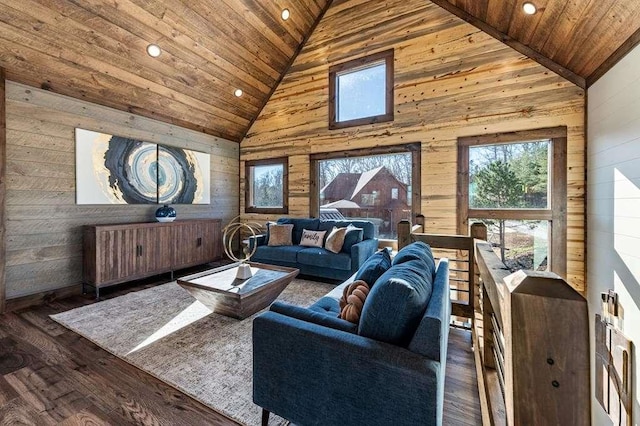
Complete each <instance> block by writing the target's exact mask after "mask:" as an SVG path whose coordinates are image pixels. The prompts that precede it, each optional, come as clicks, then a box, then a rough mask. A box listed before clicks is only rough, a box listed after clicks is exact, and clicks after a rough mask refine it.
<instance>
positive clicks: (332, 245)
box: [324, 226, 349, 253]
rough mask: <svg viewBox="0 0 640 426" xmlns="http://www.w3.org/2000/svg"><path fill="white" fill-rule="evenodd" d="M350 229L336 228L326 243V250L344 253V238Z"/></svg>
mask: <svg viewBox="0 0 640 426" xmlns="http://www.w3.org/2000/svg"><path fill="white" fill-rule="evenodd" d="M348 229H349V228H336V227H335V226H334V227H333V229H331V232H330V233H329V235H328V236H327V239H326V241H325V243H324V248H326V249H327V250H329V251H330V252H331V253H340V252H341V251H342V246H343V244H344V237H345V236H346V235H347V230H348Z"/></svg>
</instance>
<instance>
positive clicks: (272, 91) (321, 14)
mask: <svg viewBox="0 0 640 426" xmlns="http://www.w3.org/2000/svg"><path fill="white" fill-rule="evenodd" d="M332 4H333V0H329V1H327V4H326V5H325V6H324V8H323V9H322V10H321V11H320V15H318V18H317V19H316V21H315V22H314V23H313V25H311V28H309V31H307V33H306V34H305V35H304V38H303V39H302V41H301V42H300V45H299V46H298V48H297V49H296V51H295V53H294V54H293V56H292V57H291V59H290V60H289V63H288V64H287V66H286V67H285V68H284V71H282V74H280V78H278V81H276V84H274V85H273V87H272V88H271V91H269V94H268V95H267V97H266V98H265V99H264V102H263V103H262V105H261V106H260V109H258V112H257V113H256V115H254V116H253V118H252V119H251V121H250V122H249V125H248V126H247V130H246V131H245V132H244V135H242V138H240V143H242V141H243V140H244V138H246V137H247V134H248V133H249V130H251V126H253V123H255V122H256V120H257V119H258V117H260V114H262V110H263V109H264V107H265V106H266V105H267V102H269V99H271V96H273V93H274V92H275V91H276V89H277V88H278V86H280V83H282V79H283V78H284V76H285V75H287V73H288V72H289V70H290V69H291V66H292V65H293V63H294V62H295V60H296V58H297V57H298V55H299V54H300V52H301V51H302V48H303V47H304V45H305V44H307V41H308V40H309V37H311V34H313V32H314V31H315V30H316V27H317V26H318V24H319V23H320V21H322V18H323V17H324V14H325V13H327V10H329V8H330V7H331V5H332Z"/></svg>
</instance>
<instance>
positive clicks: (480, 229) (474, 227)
mask: <svg viewBox="0 0 640 426" xmlns="http://www.w3.org/2000/svg"><path fill="white" fill-rule="evenodd" d="M469 236H471V237H472V238H475V239H476V240H482V241H487V225H485V224H484V223H482V222H474V223H472V224H471V229H470V230H469Z"/></svg>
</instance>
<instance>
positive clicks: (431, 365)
mask: <svg viewBox="0 0 640 426" xmlns="http://www.w3.org/2000/svg"><path fill="white" fill-rule="evenodd" d="M443 386H444V372H443V371H442V368H441V365H440V363H439V362H437V361H434V360H429V359H427V358H425V357H423V356H421V355H418V354H415V353H413V352H411V351H409V350H407V349H404V348H401V347H398V346H394V345H390V344H387V343H383V342H378V341H375V340H372V339H368V338H366V337H363V336H359V335H357V334H351V333H347V332H344V331H339V330H335V329H331V328H328V327H323V326H321V325H318V324H314V323H310V322H306V321H302V320H299V319H296V318H291V317H288V316H285V315H281V314H278V313H276V312H266V313H264V314H262V315H260V316H258V317H257V318H256V319H255V320H254V322H253V399H254V402H255V403H256V404H258V405H260V406H261V407H263V408H265V409H266V410H268V411H271V412H274V413H276V414H278V415H280V416H282V417H284V418H286V419H288V420H290V421H292V422H294V423H296V424H304V425H344V424H366V425H374V426H375V425H388V424H393V425H396V426H400V425H405V424H406V425H416V424H440V423H441V421H442V400H441V399H439V398H438V394H439V391H438V390H439V388H440V387H443Z"/></svg>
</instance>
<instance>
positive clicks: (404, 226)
mask: <svg viewBox="0 0 640 426" xmlns="http://www.w3.org/2000/svg"><path fill="white" fill-rule="evenodd" d="M409 244H411V222H409V221H408V220H401V221H400V222H398V250H400V249H402V247H404V246H408V245H409Z"/></svg>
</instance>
